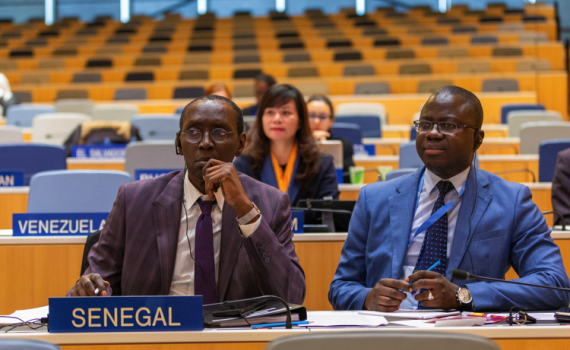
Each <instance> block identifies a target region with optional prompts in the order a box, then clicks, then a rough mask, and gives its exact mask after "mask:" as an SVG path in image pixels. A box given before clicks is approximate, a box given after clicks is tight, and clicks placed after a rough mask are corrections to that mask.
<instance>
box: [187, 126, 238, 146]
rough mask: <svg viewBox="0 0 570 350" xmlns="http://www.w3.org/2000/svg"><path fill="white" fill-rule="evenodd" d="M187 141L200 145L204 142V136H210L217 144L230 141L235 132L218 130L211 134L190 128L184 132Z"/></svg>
mask: <svg viewBox="0 0 570 350" xmlns="http://www.w3.org/2000/svg"><path fill="white" fill-rule="evenodd" d="M181 134H182V135H184V138H185V139H186V141H188V142H190V143H199V142H200V141H202V137H203V136H204V134H208V135H210V139H211V140H212V141H214V142H216V143H222V142H226V141H227V140H229V138H230V135H231V134H233V131H227V130H226V129H222V128H216V129H214V130H212V131H210V132H207V131H206V132H202V131H201V130H200V129H196V128H190V129H188V130H187V131H186V132H182V133H181Z"/></svg>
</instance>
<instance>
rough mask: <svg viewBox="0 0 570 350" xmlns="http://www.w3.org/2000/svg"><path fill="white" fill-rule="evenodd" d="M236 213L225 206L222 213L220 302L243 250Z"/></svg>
mask: <svg viewBox="0 0 570 350" xmlns="http://www.w3.org/2000/svg"><path fill="white" fill-rule="evenodd" d="M236 216H237V215H236V212H235V211H234V210H233V209H232V207H230V206H229V205H227V203H226V204H224V208H223V211H222V239H221V247H220V262H219V271H218V301H221V300H224V299H225V298H224V296H225V295H226V291H227V289H228V285H229V283H230V279H231V277H232V273H233V271H234V267H235V265H236V263H237V258H238V255H239V251H240V249H241V244H242V238H241V236H240V234H239V231H238V227H237V226H238V222H237V220H236Z"/></svg>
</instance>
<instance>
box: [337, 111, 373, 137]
mask: <svg viewBox="0 0 570 350" xmlns="http://www.w3.org/2000/svg"><path fill="white" fill-rule="evenodd" d="M335 120H336V121H337V122H338V123H351V124H358V126H360V131H362V137H374V138H379V137H382V130H381V127H380V122H381V120H380V117H378V116H372V115H365V116H364V115H363V116H358V115H354V116H346V115H343V116H342V117H340V116H337V117H336V118H335Z"/></svg>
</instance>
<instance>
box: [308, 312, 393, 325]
mask: <svg viewBox="0 0 570 350" xmlns="http://www.w3.org/2000/svg"><path fill="white" fill-rule="evenodd" d="M307 320H308V321H309V324H306V325H300V326H299V327H378V326H384V325H387V324H388V321H386V319H385V318H384V317H382V316H377V315H374V316H370V315H362V314H361V313H360V312H358V311H309V312H307Z"/></svg>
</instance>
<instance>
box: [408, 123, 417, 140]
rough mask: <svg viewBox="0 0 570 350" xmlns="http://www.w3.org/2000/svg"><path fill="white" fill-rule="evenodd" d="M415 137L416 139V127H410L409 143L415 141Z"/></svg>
mask: <svg viewBox="0 0 570 350" xmlns="http://www.w3.org/2000/svg"><path fill="white" fill-rule="evenodd" d="M416 137H418V132H417V131H416V127H415V126H412V129H411V130H410V141H415V140H416Z"/></svg>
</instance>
